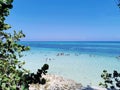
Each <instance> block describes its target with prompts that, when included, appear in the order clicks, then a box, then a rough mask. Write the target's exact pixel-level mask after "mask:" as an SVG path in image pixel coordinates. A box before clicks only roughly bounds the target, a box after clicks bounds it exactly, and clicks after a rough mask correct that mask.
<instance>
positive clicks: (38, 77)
mask: <svg viewBox="0 0 120 90" xmlns="http://www.w3.org/2000/svg"><path fill="white" fill-rule="evenodd" d="M12 2H13V0H0V90H20V88H22V90H28V84H31V83H39V84H45V82H46V81H45V79H44V78H42V74H46V73H47V71H46V70H47V69H48V68H49V66H48V65H47V64H45V65H44V66H43V67H42V68H41V69H38V71H37V73H36V74H34V73H29V71H28V70H26V69H24V68H23V67H22V66H23V65H24V64H25V62H21V61H19V60H18V58H20V57H22V52H23V51H27V50H29V49H30V48H29V47H28V46H24V45H21V44H18V43H17V42H18V41H19V40H20V38H24V37H25V35H24V34H23V32H22V31H20V32H18V33H17V32H16V31H14V34H13V35H12V34H11V33H7V32H5V30H8V29H10V28H11V26H10V25H9V24H6V23H5V19H6V16H8V15H9V10H10V9H12V7H13V6H12Z"/></svg>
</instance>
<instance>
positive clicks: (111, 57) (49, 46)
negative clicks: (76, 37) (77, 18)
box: [20, 41, 120, 86]
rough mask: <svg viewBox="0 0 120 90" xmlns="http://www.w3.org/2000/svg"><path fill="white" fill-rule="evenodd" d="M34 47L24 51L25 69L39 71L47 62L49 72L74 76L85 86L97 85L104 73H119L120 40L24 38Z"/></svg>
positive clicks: (70, 77)
mask: <svg viewBox="0 0 120 90" xmlns="http://www.w3.org/2000/svg"><path fill="white" fill-rule="evenodd" d="M20 43H21V44H23V45H26V46H30V47H31V50H30V51H27V52H24V53H23V54H24V55H25V56H24V57H23V58H21V60H23V61H25V62H26V64H25V66H24V67H25V68H27V69H30V70H31V72H35V71H37V69H38V68H41V66H42V65H43V64H45V63H47V64H49V67H50V68H49V70H48V73H50V74H57V75H60V76H63V77H65V78H68V79H73V80H75V81H76V82H78V83H82V84H83V85H85V86H86V85H97V86H98V84H99V82H100V81H102V79H101V77H100V76H101V73H102V71H103V70H104V69H105V70H107V71H109V72H112V71H113V70H118V71H119V72H120V58H119V55H120V42H112V41H111V42H97V41H96V42H92V41H91V42H90V41H89V42H88V41H64V42H62V41H61V42H60V41H22V42H20Z"/></svg>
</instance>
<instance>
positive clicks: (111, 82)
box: [99, 70, 120, 90]
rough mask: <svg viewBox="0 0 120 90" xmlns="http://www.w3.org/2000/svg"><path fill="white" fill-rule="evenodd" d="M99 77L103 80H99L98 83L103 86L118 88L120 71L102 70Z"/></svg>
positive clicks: (116, 89) (119, 89) (113, 89)
mask: <svg viewBox="0 0 120 90" xmlns="http://www.w3.org/2000/svg"><path fill="white" fill-rule="evenodd" d="M101 78H102V79H103V80H104V82H101V83H100V84H99V85H100V86H103V87H105V88H110V89H112V90H120V73H118V71H116V70H114V71H113V73H108V72H107V70H104V71H103V73H102V74H101Z"/></svg>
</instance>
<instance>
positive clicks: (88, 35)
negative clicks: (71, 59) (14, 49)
mask: <svg viewBox="0 0 120 90" xmlns="http://www.w3.org/2000/svg"><path fill="white" fill-rule="evenodd" d="M13 6H14V7H13V9H12V10H11V11H10V16H9V17H7V20H6V22H7V23H9V24H10V25H11V26H12V29H10V32H12V30H16V31H19V30H22V31H23V32H24V33H25V34H26V37H25V38H24V39H22V40H26V41H120V9H119V8H118V7H117V5H116V3H115V1H114V0H14V2H13Z"/></svg>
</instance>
